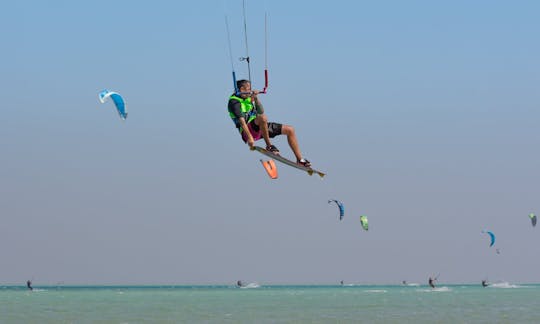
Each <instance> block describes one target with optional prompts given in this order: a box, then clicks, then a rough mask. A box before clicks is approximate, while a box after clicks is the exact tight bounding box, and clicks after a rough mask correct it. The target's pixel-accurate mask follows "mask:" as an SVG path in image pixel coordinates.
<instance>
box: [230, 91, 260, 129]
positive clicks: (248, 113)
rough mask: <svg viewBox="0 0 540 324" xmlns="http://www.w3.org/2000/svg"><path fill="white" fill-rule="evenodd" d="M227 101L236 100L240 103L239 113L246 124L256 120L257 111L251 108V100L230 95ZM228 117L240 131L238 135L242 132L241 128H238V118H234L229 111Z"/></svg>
mask: <svg viewBox="0 0 540 324" xmlns="http://www.w3.org/2000/svg"><path fill="white" fill-rule="evenodd" d="M229 99H234V100H237V101H238V102H240V105H242V108H241V111H242V114H243V115H244V119H245V120H246V124H247V123H249V122H251V121H252V120H254V119H255V118H257V110H256V109H255V107H253V103H251V98H250V97H248V98H246V99H242V98H240V97H237V96H235V95H232V96H230V97H229ZM229 116H230V117H231V119H232V120H233V122H234V124H235V125H236V126H237V127H238V129H239V130H240V133H241V132H242V131H243V129H242V127H240V124H239V121H238V118H236V116H235V115H234V114H233V113H232V112H230V111H229Z"/></svg>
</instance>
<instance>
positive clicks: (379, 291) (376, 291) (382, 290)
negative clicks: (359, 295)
mask: <svg viewBox="0 0 540 324" xmlns="http://www.w3.org/2000/svg"><path fill="white" fill-rule="evenodd" d="M366 292H368V293H385V292H386V290H384V289H370V290H366Z"/></svg>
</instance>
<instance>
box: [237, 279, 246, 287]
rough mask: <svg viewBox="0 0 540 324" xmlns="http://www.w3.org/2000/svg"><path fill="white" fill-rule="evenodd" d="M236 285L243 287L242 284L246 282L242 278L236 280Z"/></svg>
mask: <svg viewBox="0 0 540 324" xmlns="http://www.w3.org/2000/svg"><path fill="white" fill-rule="evenodd" d="M236 286H237V287H242V286H244V284H243V283H242V280H238V281H237V282H236Z"/></svg>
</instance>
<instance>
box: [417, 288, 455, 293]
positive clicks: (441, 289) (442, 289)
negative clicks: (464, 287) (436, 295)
mask: <svg viewBox="0 0 540 324" xmlns="http://www.w3.org/2000/svg"><path fill="white" fill-rule="evenodd" d="M417 291H420V292H448V291H452V289H450V288H448V287H437V288H429V289H418V290H417Z"/></svg>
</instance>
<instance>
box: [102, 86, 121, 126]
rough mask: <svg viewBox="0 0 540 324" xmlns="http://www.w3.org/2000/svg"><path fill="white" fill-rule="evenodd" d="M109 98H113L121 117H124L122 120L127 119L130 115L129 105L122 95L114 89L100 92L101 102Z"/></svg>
mask: <svg viewBox="0 0 540 324" xmlns="http://www.w3.org/2000/svg"><path fill="white" fill-rule="evenodd" d="M108 98H111V99H112V101H113V102H114V106H115V107H116V110H117V111H118V114H119V115H120V118H122V120H126V118H127V115H128V114H127V107H126V103H125V102H124V99H123V98H122V96H121V95H120V94H118V93H116V92H114V91H109V90H103V91H101V92H100V93H99V101H101V103H105V102H106V101H107V99H108Z"/></svg>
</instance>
